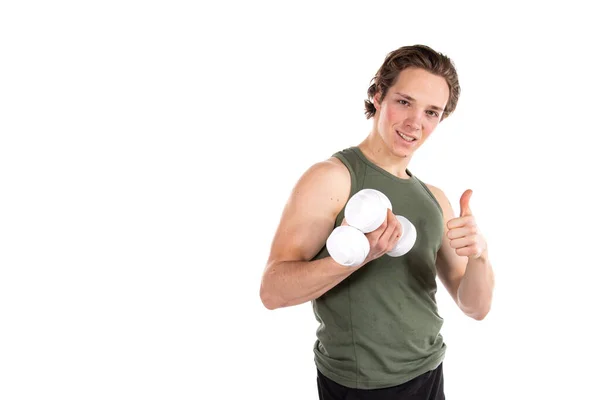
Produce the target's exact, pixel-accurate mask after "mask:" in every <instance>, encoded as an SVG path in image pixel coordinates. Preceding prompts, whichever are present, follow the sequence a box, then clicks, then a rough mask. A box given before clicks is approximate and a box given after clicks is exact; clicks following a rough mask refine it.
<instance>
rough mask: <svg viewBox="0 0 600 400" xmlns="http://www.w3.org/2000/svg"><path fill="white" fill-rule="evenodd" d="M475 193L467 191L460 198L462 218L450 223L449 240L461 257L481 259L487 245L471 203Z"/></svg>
mask: <svg viewBox="0 0 600 400" xmlns="http://www.w3.org/2000/svg"><path fill="white" fill-rule="evenodd" d="M472 194H473V191H472V190H471V189H468V190H466V191H465V192H464V193H463V194H462V196H461V197H460V216H459V217H457V218H453V219H451V220H449V221H448V224H447V227H448V233H447V235H448V239H450V246H451V247H452V248H453V249H455V251H456V254H458V255H459V256H467V257H469V258H479V257H481V255H482V253H483V252H484V251H485V250H486V249H487V243H486V241H485V239H484V238H483V236H482V235H481V233H480V232H479V229H478V228H477V224H476V223H475V217H473V214H472V213H471V208H470V206H469V201H470V199H471V195H472Z"/></svg>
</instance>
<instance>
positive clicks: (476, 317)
mask: <svg viewBox="0 0 600 400" xmlns="http://www.w3.org/2000/svg"><path fill="white" fill-rule="evenodd" d="M489 312H490V309H489V307H488V308H486V309H484V310H479V311H477V312H474V313H471V314H468V315H469V317H471V318H473V319H474V320H475V321H483V320H484V319H485V317H486V316H487V315H488V314H489Z"/></svg>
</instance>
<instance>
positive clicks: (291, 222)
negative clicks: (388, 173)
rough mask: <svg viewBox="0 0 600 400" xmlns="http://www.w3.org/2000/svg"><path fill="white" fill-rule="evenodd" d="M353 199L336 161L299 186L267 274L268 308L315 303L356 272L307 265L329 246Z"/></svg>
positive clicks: (325, 263)
mask: <svg viewBox="0 0 600 400" xmlns="http://www.w3.org/2000/svg"><path fill="white" fill-rule="evenodd" d="M349 194H350V173H349V172H348V170H347V169H346V167H345V166H344V165H343V164H342V163H341V162H340V161H339V160H336V159H330V160H328V161H324V162H321V163H317V164H315V165H314V166H312V167H311V168H309V169H308V171H306V172H305V173H304V175H303V176H302V177H301V178H300V179H299V181H298V183H296V185H295V187H294V189H293V191H292V194H291V195H290V198H289V200H288V202H287V204H286V205H285V208H284V210H283V214H282V216H281V220H280V223H279V226H278V227H277V230H276V232H275V237H274V238H273V242H272V244H271V252H270V255H269V259H268V261H267V266H266V268H265V271H264V273H263V277H262V282H261V287H260V297H261V299H262V302H263V304H264V305H265V307H267V308H268V309H275V308H280V307H288V306H293V305H297V304H301V303H304V302H306V301H310V300H312V299H315V298H317V297H319V296H321V295H322V294H323V293H325V292H326V291H328V290H329V289H331V288H332V287H334V286H335V285H337V284H338V283H340V282H341V281H342V280H344V279H345V278H346V277H347V276H349V275H350V274H351V273H352V272H353V271H354V269H353V268H348V267H345V266H343V265H340V264H338V263H336V262H335V261H334V260H333V259H332V258H331V257H326V258H323V259H320V260H316V261H312V262H309V260H310V259H312V258H313V257H314V256H315V255H316V254H317V253H318V252H319V250H321V248H322V247H323V245H324V244H325V241H326V240H327V237H328V236H329V234H330V233H331V231H332V230H333V227H334V224H335V218H336V217H337V215H338V213H339V212H340V211H341V210H342V208H343V207H344V205H345V204H346V201H347V200H348V197H349Z"/></svg>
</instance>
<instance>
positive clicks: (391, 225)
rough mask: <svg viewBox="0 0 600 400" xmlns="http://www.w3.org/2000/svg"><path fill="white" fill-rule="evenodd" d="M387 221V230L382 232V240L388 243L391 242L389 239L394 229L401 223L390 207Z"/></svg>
mask: <svg viewBox="0 0 600 400" xmlns="http://www.w3.org/2000/svg"><path fill="white" fill-rule="evenodd" d="M386 222H387V224H386V225H387V226H386V229H385V231H384V232H383V233H382V234H381V237H380V240H381V241H382V242H383V243H385V244H386V245H387V243H389V241H390V240H391V239H392V237H393V235H394V231H396V228H397V227H398V225H400V222H398V219H397V218H396V216H395V215H394V213H392V210H390V209H389V208H388V212H387V221H386Z"/></svg>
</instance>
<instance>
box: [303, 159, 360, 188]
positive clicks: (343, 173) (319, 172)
mask: <svg viewBox="0 0 600 400" xmlns="http://www.w3.org/2000/svg"><path fill="white" fill-rule="evenodd" d="M298 184H299V185H304V186H306V185H308V186H309V187H312V186H315V187H321V186H323V187H325V189H326V188H329V189H333V190H335V189H336V188H337V187H339V186H341V187H345V186H346V184H347V185H350V172H349V171H348V168H346V166H345V165H344V163H342V162H341V161H340V160H339V159H337V158H335V157H331V158H329V159H327V160H324V161H320V162H317V163H315V164H313V165H311V166H310V167H309V168H308V169H307V170H306V171H305V172H304V174H302V176H301V177H300V179H299V181H298Z"/></svg>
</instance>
